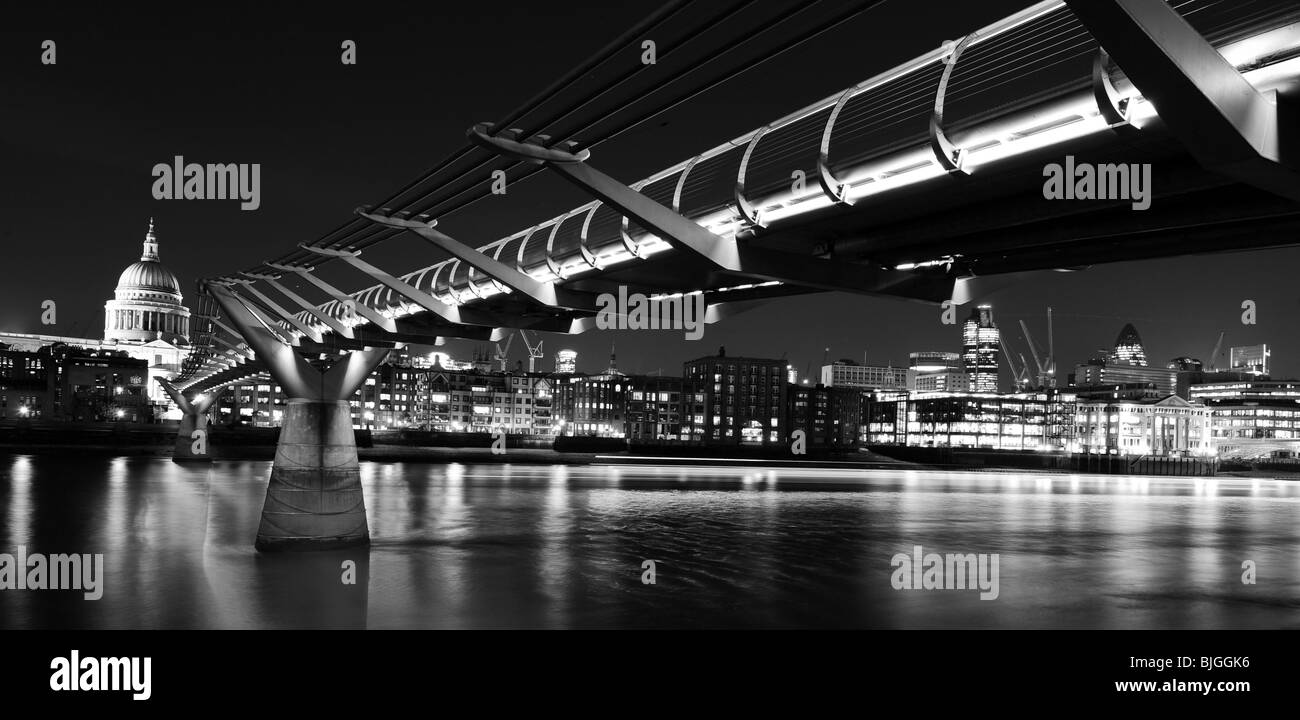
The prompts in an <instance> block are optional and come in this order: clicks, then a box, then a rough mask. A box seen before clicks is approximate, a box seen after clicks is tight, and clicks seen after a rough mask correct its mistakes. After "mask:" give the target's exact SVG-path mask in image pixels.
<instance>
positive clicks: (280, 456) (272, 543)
mask: <svg viewBox="0 0 1300 720" xmlns="http://www.w3.org/2000/svg"><path fill="white" fill-rule="evenodd" d="M369 541H370V531H369V528H368V526H367V524H366V504H365V499H364V498H363V496H362V491H361V471H360V468H359V466H358V463H357V445H356V438H355V435H354V434H353V431H352V408H351V406H350V405H349V404H348V401H347V400H329V401H323V400H314V399H305V398H290V399H289V401H288V404H287V405H286V406H285V409H284V417H283V420H282V421H281V424H280V441H279V443H278V444H277V445H276V448H275V463H274V465H272V467H271V483H270V484H269V485H268V486H267V488H266V502H265V504H264V505H263V506H262V523H261V525H260V527H258V529H257V542H256V544H255V546H256V547H257V549H258V550H263V551H268V550H317V549H320V550H324V549H332V548H338V547H348V546H352V545H364V544H366V543H368V542H369Z"/></svg>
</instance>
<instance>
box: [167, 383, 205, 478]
mask: <svg viewBox="0 0 1300 720" xmlns="http://www.w3.org/2000/svg"><path fill="white" fill-rule="evenodd" d="M158 385H159V386H161V387H162V389H163V390H164V391H166V393H167V395H168V396H170V397H171V399H172V402H174V403H176V406H177V407H179V408H180V410H181V413H182V415H181V426H180V428H179V429H178V430H177V431H176V445H175V447H174V449H173V450H172V462H212V455H211V453H210V452H209V445H208V410H209V409H210V408H211V407H212V403H214V402H216V399H217V396H216V394H215V393H213V394H211V395H207V394H200V395H198V396H196V397H195V398H194V399H193V400H191V399H189V398H187V397H185V396H184V395H183V394H181V391H180V390H177V389H176V387H175V386H174V385H172V384H171V383H169V382H167V381H166V380H163V379H162V378H159V379H158Z"/></svg>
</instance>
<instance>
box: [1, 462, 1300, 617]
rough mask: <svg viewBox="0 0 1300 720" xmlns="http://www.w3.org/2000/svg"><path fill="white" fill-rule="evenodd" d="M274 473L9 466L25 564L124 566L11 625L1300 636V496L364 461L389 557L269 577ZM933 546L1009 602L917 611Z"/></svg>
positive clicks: (1088, 479) (9, 596)
mask: <svg viewBox="0 0 1300 720" xmlns="http://www.w3.org/2000/svg"><path fill="white" fill-rule="evenodd" d="M269 472H270V466H269V463H266V462H220V463H215V464H214V465H212V466H211V467H198V466H193V465H178V464H174V463H172V462H171V461H169V460H166V459H157V458H125V457H119V458H98V457H79V456H70V457H68V456H0V518H3V519H4V527H3V528H0V552H9V553H13V552H15V551H16V549H17V546H18V545H26V546H27V547H28V551H29V552H43V553H60V552H78V553H103V554H104V555H105V558H106V565H107V567H106V571H105V573H106V577H105V593H104V598H103V599H102V600H99V601H96V602H89V601H85V600H83V599H82V595H81V594H80V593H76V592H64V591H21V590H0V627H4V628H19V627H72V628H155V627H187V628H188V627H217V628H268V627H354V628H355V627H371V628H407V627H411V628H425V627H429V628H445V627H493V628H495V627H547V628H551V627H682V626H686V627H1004V628H1017V627H1065V628H1088V627H1119V628H1148V627H1151V628H1155V627H1162V628H1163V627H1192V628H1197V627H1207V628H1208V627H1213V628H1235V627H1298V626H1300V621H1297V617H1300V613H1297V610H1300V483H1296V482H1293V481H1278V480H1271V479H1237V478H1229V477H1221V478H1197V479H1190V478H1165V477H1125V476H1098V475H1035V474H1017V473H993V472H980V473H972V472H966V473H959V472H936V471H918V470H870V471H868V470H835V469H823V468H789V467H781V468H745V467H725V468H717V467H685V466H671V467H663V466H647V467H639V466H618V467H616V466H599V465H596V466H564V465H555V466H547V465H502V464H490V465H464V464H459V463H451V464H433V463H363V464H362V482H363V484H364V485H365V490H366V505H367V513H368V517H369V522H370V531H371V536H372V541H373V542H372V546H371V547H370V548H369V549H368V550H351V551H339V552H329V553H307V554H292V555H262V554H259V553H256V552H254V551H253V549H252V540H253V537H254V535H255V533H256V530H257V525H258V520H259V517H260V512H261V506H262V500H263V496H264V494H265V488H266V478H267V477H268V476H269ZM915 545H921V546H923V548H924V549H925V552H937V553H998V554H999V555H1000V560H1001V562H1000V571H1001V576H1000V581H999V585H1000V596H999V598H998V599H997V600H994V601H981V600H979V598H978V592H977V591H974V590H971V591H925V590H920V591H896V590H894V589H893V588H892V586H891V584H890V575H891V572H892V570H893V568H892V567H891V565H890V559H891V558H892V557H893V555H894V554H896V553H900V552H901V553H910V552H911V550H912V548H913V546H915ZM646 559H653V560H655V561H656V570H657V577H656V583H655V584H654V585H645V584H642V582H641V576H642V561H643V560H646ZM349 560H350V561H352V562H353V563H355V566H356V568H355V574H356V583H355V584H351V585H347V584H344V583H343V582H342V581H341V580H342V576H343V574H344V563H345V561H349ZM1245 560H1251V561H1254V562H1255V564H1256V567H1257V573H1258V577H1257V584H1254V585H1245V584H1243V583H1242V582H1241V575H1242V562H1243V561H1245Z"/></svg>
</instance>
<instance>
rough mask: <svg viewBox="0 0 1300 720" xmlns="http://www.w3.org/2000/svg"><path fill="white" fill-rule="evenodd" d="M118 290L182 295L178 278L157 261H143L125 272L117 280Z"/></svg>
mask: <svg viewBox="0 0 1300 720" xmlns="http://www.w3.org/2000/svg"><path fill="white" fill-rule="evenodd" d="M117 289H118V290H119V291H121V290H153V291H155V292H165V293H171V294H173V295H180V294H181V285H180V283H179V282H177V281H176V276H175V275H173V274H172V272H171V271H170V270H168V269H167V268H165V267H163V264H162V263H160V262H158V261H157V260H141V261H140V262H138V263H135V264H133V265H131V266H130V267H128V268H127V269H125V270H123V271H122V274H121V276H119V277H118V278H117Z"/></svg>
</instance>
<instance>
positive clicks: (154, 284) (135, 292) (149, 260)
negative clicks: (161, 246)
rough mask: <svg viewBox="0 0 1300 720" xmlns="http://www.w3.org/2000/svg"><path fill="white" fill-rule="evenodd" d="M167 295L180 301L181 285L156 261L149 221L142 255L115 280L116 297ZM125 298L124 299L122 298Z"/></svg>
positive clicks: (156, 255)
mask: <svg viewBox="0 0 1300 720" xmlns="http://www.w3.org/2000/svg"><path fill="white" fill-rule="evenodd" d="M159 292H161V293H167V294H168V295H175V296H176V301H177V302H180V299H181V284H180V283H179V282H177V280H176V276H175V275H173V274H172V271H171V270H168V269H167V268H166V267H165V266H163V264H162V263H161V262H160V261H159V259H158V237H157V236H156V235H154V232H153V221H152V220H150V221H149V232H148V233H147V234H146V235H145V238H144V253H143V254H141V255H140V260H139V262H136V263H134V264H132V265H129V266H128V267H127V268H126V269H125V270H123V271H122V274H121V275H120V276H118V278H117V297H118V299H126V297H135V296H139V295H140V294H141V293H159ZM124 296H125V297H124Z"/></svg>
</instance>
